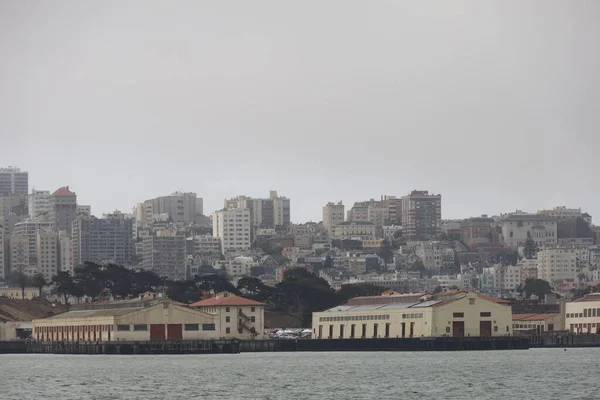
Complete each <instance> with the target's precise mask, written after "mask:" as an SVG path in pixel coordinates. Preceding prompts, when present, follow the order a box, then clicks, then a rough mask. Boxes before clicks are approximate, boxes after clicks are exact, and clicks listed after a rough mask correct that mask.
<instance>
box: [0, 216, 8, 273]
mask: <svg viewBox="0 0 600 400" xmlns="http://www.w3.org/2000/svg"><path fill="white" fill-rule="evenodd" d="M6 275H8V271H7V270H6V265H5V264H4V227H3V226H2V225H0V279H2V280H4V279H6Z"/></svg>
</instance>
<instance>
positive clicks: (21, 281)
mask: <svg viewBox="0 0 600 400" xmlns="http://www.w3.org/2000/svg"><path fill="white" fill-rule="evenodd" d="M9 281H10V283H11V284H12V285H15V286H16V287H18V288H21V297H22V298H23V299H25V288H26V287H27V285H29V277H28V276H27V275H25V274H24V273H23V272H21V271H15V272H13V273H12V275H11V276H10V280H9Z"/></svg>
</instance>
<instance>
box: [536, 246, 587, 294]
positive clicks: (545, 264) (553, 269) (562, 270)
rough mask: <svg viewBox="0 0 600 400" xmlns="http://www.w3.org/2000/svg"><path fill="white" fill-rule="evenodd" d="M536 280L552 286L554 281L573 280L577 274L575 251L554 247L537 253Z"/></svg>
mask: <svg viewBox="0 0 600 400" xmlns="http://www.w3.org/2000/svg"><path fill="white" fill-rule="evenodd" d="M537 269H538V278H539V279H543V280H545V281H547V282H549V283H550V284H551V285H554V282H556V281H562V280H565V279H575V278H577V275H578V273H579V271H578V265H577V252H576V250H575V249H569V248H562V247H554V248H545V249H542V250H540V251H539V252H538V253H537Z"/></svg>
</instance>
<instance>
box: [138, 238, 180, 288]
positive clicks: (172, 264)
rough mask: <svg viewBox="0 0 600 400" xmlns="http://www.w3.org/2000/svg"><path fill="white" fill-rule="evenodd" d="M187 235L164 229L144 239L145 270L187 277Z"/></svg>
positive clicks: (164, 274)
mask: <svg viewBox="0 0 600 400" xmlns="http://www.w3.org/2000/svg"><path fill="white" fill-rule="evenodd" d="M186 254H187V253H186V243H185V236H183V235H177V234H175V232H171V231H168V230H162V231H159V232H157V234H156V236H148V237H145V238H144V239H143V255H142V265H143V267H144V269H145V270H149V271H153V272H155V273H156V274H158V275H159V276H166V277H169V278H173V279H185V277H186V264H185V262H186Z"/></svg>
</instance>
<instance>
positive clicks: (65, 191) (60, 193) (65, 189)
mask: <svg viewBox="0 0 600 400" xmlns="http://www.w3.org/2000/svg"><path fill="white" fill-rule="evenodd" d="M52 196H62V197H66V196H76V194H75V193H73V192H71V191H70V190H69V187H68V186H63V187H61V188H58V189H57V190H56V192H54V193H52Z"/></svg>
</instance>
